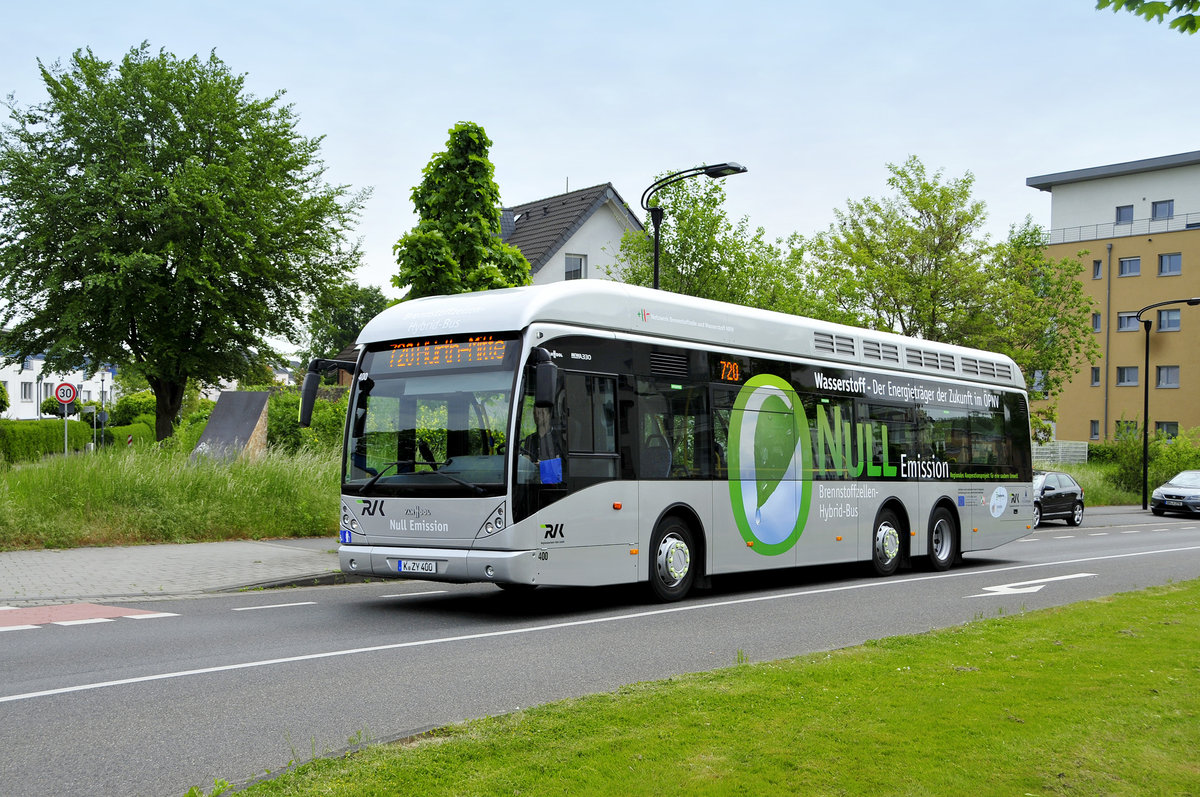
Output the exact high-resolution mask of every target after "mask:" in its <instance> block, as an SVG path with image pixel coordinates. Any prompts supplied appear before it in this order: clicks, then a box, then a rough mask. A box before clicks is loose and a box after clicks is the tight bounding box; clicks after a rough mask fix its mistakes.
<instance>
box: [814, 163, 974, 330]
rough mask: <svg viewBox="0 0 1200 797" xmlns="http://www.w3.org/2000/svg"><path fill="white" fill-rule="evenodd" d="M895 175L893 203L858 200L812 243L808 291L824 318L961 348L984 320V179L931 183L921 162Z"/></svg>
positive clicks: (935, 178) (936, 177)
mask: <svg viewBox="0 0 1200 797" xmlns="http://www.w3.org/2000/svg"><path fill="white" fill-rule="evenodd" d="M888 171H890V172H891V176H890V177H889V178H888V181H887V183H888V186H889V187H891V188H892V189H893V191H894V194H893V195H892V196H890V197H886V198H884V199H881V200H880V199H873V198H871V197H867V198H866V199H862V200H851V201H849V202H848V203H847V205H846V209H845V210H835V211H834V218H835V219H836V221H835V222H834V224H832V225H831V226H830V227H829V229H828V230H827V231H826V232H824V233H821V234H819V235H817V236H816V237H815V238H814V239H813V240H812V241H811V242H810V245H809V247H808V249H807V252H806V258H807V261H808V263H809V267H808V268H807V269H806V273H805V284H806V287H807V289H808V291H809V292H810V293H811V294H812V295H813V296H814V297H816V298H817V300H818V302H819V303H820V306H821V307H822V308H823V309H822V312H821V313H820V315H821V317H824V318H829V319H830V320H836V321H841V322H846V323H853V324H856V325H858V326H865V327H870V328H872V329H881V330H887V331H889V332H899V333H900V334H902V335H911V336H913V337H918V338H924V339H926V340H937V341H947V342H955V343H957V342H961V341H962V340H963V339H964V338H965V337H967V335H968V334H969V330H970V329H971V328H972V326H973V325H974V324H975V323H976V322H977V321H978V315H979V309H980V300H981V296H982V291H983V287H984V281H985V275H984V273H983V271H982V270H981V269H980V264H981V262H982V261H983V259H984V257H985V255H986V253H987V251H988V243H987V239H986V237H981V236H980V233H981V230H982V228H983V224H984V221H985V220H986V214H985V211H984V206H983V203H982V202H978V201H975V200H972V199H971V187H972V185H973V184H974V182H975V178H974V177H973V176H972V175H971V173H970V172H968V173H967V174H966V175H964V176H963V177H961V178H958V179H952V180H948V181H947V180H944V179H943V178H942V173H941V172H940V171H939V172H936V173H934V174H933V175H929V174H928V173H927V172H926V170H925V166H924V165H923V164H922V163H921V162H920V160H919V159H917V158H916V157H910V158H909V159H908V160H907V161H906V162H905V163H904V165H903V166H896V165H895V164H888Z"/></svg>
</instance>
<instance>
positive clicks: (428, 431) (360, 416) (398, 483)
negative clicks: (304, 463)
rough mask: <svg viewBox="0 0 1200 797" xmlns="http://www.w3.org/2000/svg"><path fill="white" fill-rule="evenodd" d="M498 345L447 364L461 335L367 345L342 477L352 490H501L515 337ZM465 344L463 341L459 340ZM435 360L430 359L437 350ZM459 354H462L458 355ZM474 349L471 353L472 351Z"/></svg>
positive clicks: (454, 493) (445, 493)
mask: <svg viewBox="0 0 1200 797" xmlns="http://www.w3.org/2000/svg"><path fill="white" fill-rule="evenodd" d="M491 343H492V344H494V345H495V346H498V347H499V348H498V349H497V350H496V352H498V354H497V355H496V356H495V357H494V358H493V356H492V355H491V354H489V355H487V358H486V359H485V358H484V357H483V356H482V355H480V356H479V359H471V360H470V361H463V360H461V359H460V360H459V361H458V362H456V363H453V364H452V365H447V364H446V363H445V362H444V360H445V359H446V358H447V356H451V355H448V353H447V352H448V351H449V349H450V347H457V346H459V345H460V344H459V343H457V342H442V341H438V342H432V343H429V344H418V346H417V347H415V348H416V350H415V352H414V347H412V346H408V347H406V349H405V350H404V357H405V359H406V361H405V363H403V364H400V365H397V364H396V362H397V358H396V353H395V352H396V351H397V350H399V347H390V348H388V349H384V350H381V351H377V352H368V353H367V354H366V355H365V359H364V361H363V367H362V370H361V373H360V376H359V378H358V380H357V381H356V383H355V390H354V394H353V396H352V397H351V407H352V410H351V416H350V429H349V438H348V440H347V445H346V459H345V462H344V463H343V477H342V486H343V491H344V492H346V493H348V494H359V495H374V496H405V497H418V498H419V497H431V498H432V497H472V496H485V495H492V496H494V495H502V494H503V493H504V488H505V451H506V450H507V447H506V445H505V442H506V440H505V436H506V434H507V429H508V423H509V411H510V408H511V406H512V391H513V382H514V379H515V374H514V369H513V368H511V367H507V368H500V367H497V366H499V365H508V364H509V363H510V362H515V360H516V349H518V348H519V345H518V342H517V341H515V340H508V341H492V342H491ZM463 345H465V344H463ZM436 348H440V349H442V351H441V352H438V353H437V356H438V361H437V362H430V361H429V358H430V357H431V356H433V350H434V349H436ZM454 356H459V355H454ZM468 356H469V357H471V358H474V357H475V355H468Z"/></svg>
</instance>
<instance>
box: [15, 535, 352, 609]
mask: <svg viewBox="0 0 1200 797" xmlns="http://www.w3.org/2000/svg"><path fill="white" fill-rule="evenodd" d="M337 547H338V541H337V538H336V537H328V538H312V539H297V540H271V541H263V542H255V541H236V542H203V543H192V544H187V545H134V546H126V547H116V548H74V549H70V550H53V551H10V552H8V553H0V606H34V605H38V604H48V603H70V602H79V601H87V602H93V601H116V600H126V601H131V600H160V599H164V598H178V597H186V596H194V595H202V594H205V593H212V592H227V591H230V590H236V589H240V588H245V587H259V586H283V585H289V584H305V583H307V584H313V583H332V582H333V581H335V580H337V579H339V578H340V575H341V574H340V571H339V569H338V557H337Z"/></svg>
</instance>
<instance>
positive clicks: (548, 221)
mask: <svg viewBox="0 0 1200 797" xmlns="http://www.w3.org/2000/svg"><path fill="white" fill-rule="evenodd" d="M626 230H636V231H638V232H641V231H642V230H643V227H642V224H641V222H639V221H638V220H637V217H635V216H634V215H633V214H632V213H630V211H629V208H628V207H627V206H626V204H625V200H623V199H622V198H621V195H620V194H618V193H617V190H616V189H615V188H613V185H612V183H605V184H603V185H594V186H592V187H590V188H581V189H579V190H578V191H570V192H568V193H565V194H559V195H558V196H552V197H547V198H546V199H539V200H536V201H534V202H526V203H525V204H523V205H515V206H513V207H510V208H504V209H503V210H502V212H501V238H502V239H503V240H504V242H505V243H509V244H512V245H513V246H515V247H517V248H518V249H520V250H521V252H522V253H523V254H524V255H525V259H526V260H528V261H529V264H530V266H532V272H533V282H534V284H535V285H541V284H545V283H547V282H559V281H561V280H569V279H588V278H599V279H609V278H610V275H609V271H610V270H611V269H612V268H613V267H614V266H615V264H616V262H617V255H618V253H619V252H620V249H621V236H623V235H624V234H625V231H626Z"/></svg>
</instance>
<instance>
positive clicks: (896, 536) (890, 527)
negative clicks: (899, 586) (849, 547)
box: [871, 509, 901, 576]
mask: <svg viewBox="0 0 1200 797" xmlns="http://www.w3.org/2000/svg"><path fill="white" fill-rule="evenodd" d="M900 528H901V527H900V520H899V519H898V518H897V517H896V513H895V512H893V511H892V510H890V509H885V510H883V511H882V512H880V513H879V516H878V517H877V518H876V519H875V531H874V533H873V534H872V535H871V564H872V565H873V566H874V568H875V572H876V573H878V574H879V575H881V576H890V575H892V574H893V573H895V572H896V569H897V568H899V567H900Z"/></svg>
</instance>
